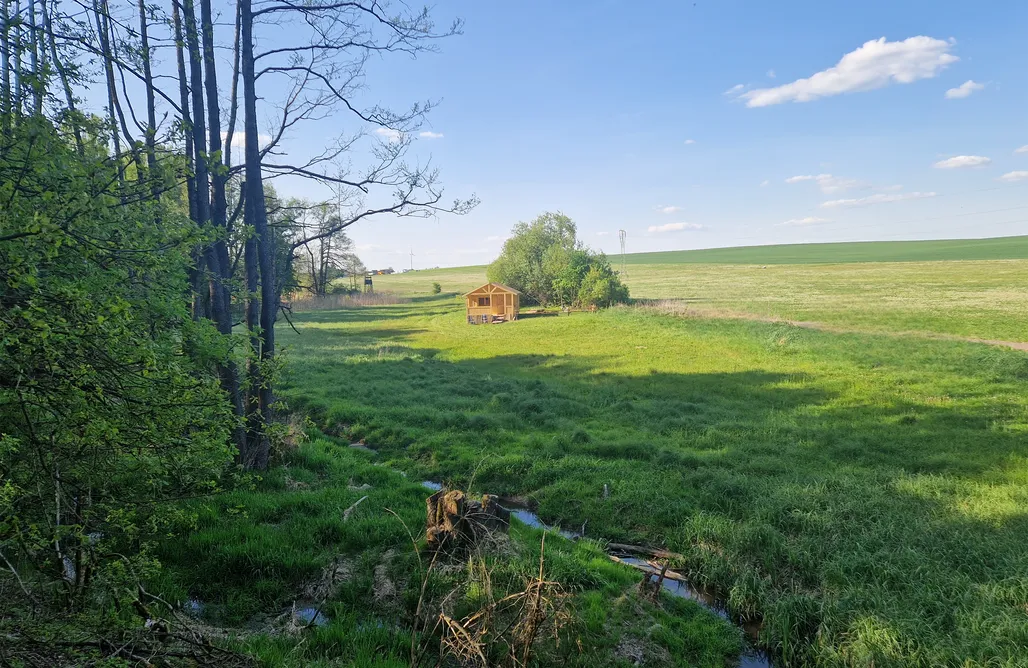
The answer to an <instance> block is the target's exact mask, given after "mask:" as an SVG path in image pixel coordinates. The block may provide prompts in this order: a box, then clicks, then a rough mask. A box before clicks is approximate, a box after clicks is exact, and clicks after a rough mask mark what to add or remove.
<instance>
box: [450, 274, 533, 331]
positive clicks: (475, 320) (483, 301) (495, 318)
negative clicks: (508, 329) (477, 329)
mask: <svg viewBox="0 0 1028 668" xmlns="http://www.w3.org/2000/svg"><path fill="white" fill-rule="evenodd" d="M464 301H465V303H466V304H467V309H468V324H469V325H490V324H492V323H495V322H508V321H510V320H517V319H518V311H519V310H520V308H521V293H520V292H518V291H517V290H515V289H514V288H511V287H508V286H506V285H503V284H502V283H486V284H485V285H483V286H482V287H480V288H475V289H474V290H472V291H471V292H469V293H467V294H465V295H464Z"/></svg>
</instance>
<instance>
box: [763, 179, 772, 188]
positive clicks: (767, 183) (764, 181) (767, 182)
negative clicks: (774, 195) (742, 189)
mask: <svg viewBox="0 0 1028 668" xmlns="http://www.w3.org/2000/svg"><path fill="white" fill-rule="evenodd" d="M769 185H771V181H770V180H769V179H764V180H763V181H761V182H760V187H761V188H766V187H768V186H769Z"/></svg>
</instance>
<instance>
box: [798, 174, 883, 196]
mask: <svg viewBox="0 0 1028 668" xmlns="http://www.w3.org/2000/svg"><path fill="white" fill-rule="evenodd" d="M803 181H815V182H817V186H818V188H820V189H821V192H823V193H824V194H826V195H831V194H832V193H838V192H842V191H844V190H850V189H851V188H866V187H867V184H866V183H863V182H862V181H858V180H856V179H847V178H843V177H841V176H832V175H831V174H818V175H817V176H813V175H811V174H803V175H800V176H790V177H789V178H787V179H786V180H785V182H786V183H801V182H803Z"/></svg>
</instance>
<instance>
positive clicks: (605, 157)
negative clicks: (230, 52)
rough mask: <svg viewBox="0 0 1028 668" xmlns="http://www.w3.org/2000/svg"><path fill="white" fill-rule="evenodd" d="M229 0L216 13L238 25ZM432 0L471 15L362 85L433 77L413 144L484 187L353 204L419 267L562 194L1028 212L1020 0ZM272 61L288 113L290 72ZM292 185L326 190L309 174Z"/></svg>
mask: <svg viewBox="0 0 1028 668" xmlns="http://www.w3.org/2000/svg"><path fill="white" fill-rule="evenodd" d="M224 4H225V6H224V7H223V8H222V11H223V16H222V22H221V24H220V26H219V30H220V31H221V32H220V33H219V34H218V35H216V36H217V37H218V38H219V41H220V42H222V43H229V41H230V38H231V25H230V22H229V21H227V20H226V16H231V13H230V12H231V10H230V9H229V5H228V4H227V3H224ZM433 11H434V13H433V15H434V17H435V18H436V19H437V22H438V24H440V25H445V24H448V23H449V21H450V20H452V19H453V18H454V17H461V18H463V19H464V21H465V27H464V34H463V35H460V36H456V37H453V38H449V39H446V40H443V41H442V42H440V43H439V46H440V49H441V51H440V52H439V53H436V54H425V55H422V56H421V57H419V58H418V59H416V60H414V59H410V58H407V57H405V56H403V55H392V56H389V57H386V58H381V59H377V58H376V59H372V61H371V62H370V63H369V67H368V72H367V78H366V84H367V85H366V89H365V90H364V91H363V94H362V97H363V99H362V100H360V102H363V103H366V104H375V103H380V104H383V105H386V106H390V107H393V108H398V109H402V108H405V107H407V106H409V105H410V103H412V102H415V101H420V100H426V99H432V100H437V101H438V102H439V105H438V106H437V107H436V108H435V109H434V110H433V112H432V113H431V115H430V117H429V119H428V122H427V124H426V126H425V127H424V128H422V130H423V131H424V132H428V133H432V136H431V137H421V136H418V137H416V139H415V141H414V144H413V147H412V150H411V153H410V158H411V159H412V160H416V161H421V162H424V161H427V160H429V159H430V160H431V161H432V164H433V165H435V166H437V167H438V168H439V169H440V170H441V177H442V181H443V183H444V184H445V186H446V196H447V198H453V197H467V196H469V195H471V194H476V195H477V196H478V197H479V198H480V199H481V204H480V205H479V206H478V208H477V209H475V210H474V211H473V212H472V213H471V214H469V215H467V216H463V217H456V216H446V215H441V216H439V217H438V218H435V219H428V220H417V219H409V218H402V219H397V218H380V219H377V220H374V221H370V222H363V223H360V224H358V225H356V226H354V227H353V228H351V229H350V235H351V236H352V237H353V239H354V240H355V241H356V243H357V244H358V249H359V251H360V254H361V257H362V258H363V259H364V260H365V262H366V263H367V264H368V265H369V266H372V267H382V266H394V267H396V268H401V267H406V266H408V265H409V263H410V258H409V255H408V254H409V252H410V250H411V249H413V252H414V254H415V257H414V266H415V268H424V267H433V266H455V265H465V264H479V263H486V262H489V261H491V260H492V259H493V258H494V257H495V256H496V255H497V254H498V252H499V250H500V248H501V246H502V241H503V239H504V237H505V236H506V235H507V234H508V233H509V231H510V228H511V227H512V226H513V225H514V224H515V223H516V222H517V221H522V220H530V219H531V218H533V217H535V216H536V215H538V214H540V213H542V212H545V211H557V210H559V211H563V212H565V213H566V214H568V215H570V216H571V217H572V218H573V219H574V220H575V221H576V222H577V223H578V226H579V234H580V237H581V238H582V239H583V240H584V241H585V243H586V244H588V245H589V246H591V247H593V248H595V249H601V250H604V251H606V252H608V253H613V252H617V251H618V250H619V248H618V242H617V231H618V230H619V229H624V230H626V231H627V234H628V250H629V251H630V252H640V251H657V250H672V249H688V248H707V247H717V246H737V245H752V244H771V243H794V242H809V241H849V240H873V239H925V238H957V237H985V236H1003V235H1014V234H1024V233H1028V67H1025V64H1026V63H1028V40H1026V39H1025V35H1028V3H1026V2H1024V1H1023V0H1017V1H994V2H978V3H968V2H966V1H962V2H950V1H948V0H933V1H931V2H920V1H910V0H904V1H902V2H895V0H893V1H892V2H878V1H863V2H855V3H825V2H785V3H763V2H755V1H752V0H751V1H750V2H740V1H735V2H733V1H728V0H719V1H717V2H712V1H709V0H708V1H707V2H696V3H692V2H657V1H655V0H654V1H651V2H646V3H640V2H630V1H628V0H604V1H598V0H597V1H585V0H574V1H572V0H560V1H559V2H554V1H553V0H549V1H543V0H520V1H519V2H497V1H481V0H478V1H476V0H440V1H439V2H438V3H436V4H435V5H434V10H433ZM289 30H290V28H289V27H288V26H271V25H264V26H260V27H259V28H258V31H257V32H258V39H259V42H260V43H259V44H258V51H260V50H261V49H262V48H267V47H274V46H279V45H280V43H284V42H285V41H288V40H295V36H294V35H291V34H289V32H288V31H289ZM163 58H164V60H165V61H166V62H164V64H163V65H162V66H165V67H170V66H172V65H173V63H172V62H171V60H170V53H165V55H164V56H163ZM226 65H227V64H225V63H223V67H222V68H221V72H220V77H221V79H222V83H227V80H228V67H227V66H226ZM262 85H264V86H265V87H264V88H263V89H261V90H259V92H260V93H261V94H262V95H263V96H264V97H265V103H264V107H263V108H262V109H260V111H261V112H263V113H264V114H265V115H266V116H267V117H268V118H269V119H270V118H271V117H273V116H274V114H275V98H276V94H280V93H281V92H282V91H277V90H273V89H272V88H273V87H271V86H267V85H265V84H264V83H263V80H262ZM223 87H224V86H223ZM100 99H101V100H102V98H100ZM99 104H100V105H102V102H99ZM93 106H98V105H96V104H94V105H93ZM360 129H361V128H360V127H359V126H356V125H355V124H354V118H353V117H352V116H351V115H347V114H344V113H342V112H340V113H338V114H335V115H333V116H331V117H329V118H326V119H324V120H321V121H319V122H315V123H309V124H306V125H301V126H297V127H296V128H295V129H294V130H293V131H292V132H291V133H290V134H289V135H287V136H286V137H285V139H284V141H283V144H282V148H283V149H284V150H285V151H287V152H288V153H290V154H292V156H293V157H294V158H297V156H303V155H309V154H312V153H315V152H319V151H321V150H322V148H323V147H324V146H325V144H326V143H328V142H330V141H332V140H333V139H334V138H335V137H336V136H337V135H338V134H339V133H350V134H352V133H354V132H357V131H359V130H360ZM364 130H365V131H367V130H368V128H364ZM237 139H238V137H237ZM367 145H368V144H367V143H365V144H363V145H362V146H363V148H364V149H366V148H367ZM1021 147H1024V148H1023V150H1022V151H1021V152H1017V150H1018V149H1019V148H1021ZM237 153H238V151H237ZM297 159H298V158H297ZM362 159H363V157H362V154H360V153H357V154H355V155H354V156H353V165H354V167H357V168H359V167H360V166H361V164H362V162H361V161H362ZM276 187H277V188H278V190H279V192H280V193H281V194H283V195H287V196H303V197H308V198H313V199H320V198H327V197H328V196H329V192H328V191H327V189H325V188H323V187H321V186H317V185H315V184H312V183H310V182H304V181H300V180H296V179H280V180H279V181H277V183H276Z"/></svg>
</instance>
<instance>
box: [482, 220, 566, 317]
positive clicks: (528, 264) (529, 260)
mask: <svg viewBox="0 0 1028 668" xmlns="http://www.w3.org/2000/svg"><path fill="white" fill-rule="evenodd" d="M576 233H577V228H576V227H575V223H574V222H573V221H572V220H571V219H570V218H568V217H567V216H565V215H564V214H562V213H544V214H543V215H541V216H539V217H538V218H536V219H535V220H533V221H532V222H530V223H518V224H517V225H515V226H514V229H513V230H512V234H511V237H510V238H509V239H507V241H506V242H505V243H504V244H503V251H502V252H501V253H500V257H498V258H497V259H496V261H494V262H493V263H492V264H491V265H489V269H488V271H487V275H488V277H489V280H490V281H496V282H498V283H504V284H506V285H509V286H510V287H512V288H515V289H517V290H520V291H521V292H522V293H524V294H525V295H526V296H527V297H528V298H529V299H530V300H532V301H535V302H537V303H539V304H542V305H544V306H545V305H546V304H549V303H550V302H552V301H553V298H554V293H553V281H554V279H556V278H557V275H558V273H559V272H560V271H561V270H562V268H563V262H562V260H561V259H560V258H561V257H562V256H561V255H560V253H562V252H566V253H570V252H571V251H574V250H580V249H581V244H580V243H579V242H578V239H577V238H576Z"/></svg>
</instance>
